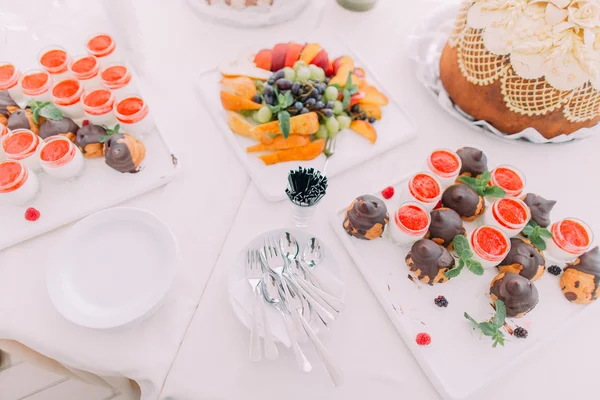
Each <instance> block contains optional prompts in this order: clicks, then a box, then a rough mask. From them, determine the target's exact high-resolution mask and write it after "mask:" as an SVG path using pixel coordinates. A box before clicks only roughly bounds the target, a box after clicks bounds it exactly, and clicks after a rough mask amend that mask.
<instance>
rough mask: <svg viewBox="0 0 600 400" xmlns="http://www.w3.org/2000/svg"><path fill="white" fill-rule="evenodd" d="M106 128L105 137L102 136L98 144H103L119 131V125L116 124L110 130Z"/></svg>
mask: <svg viewBox="0 0 600 400" xmlns="http://www.w3.org/2000/svg"><path fill="white" fill-rule="evenodd" d="M105 128H106V135H104V136H102V137H101V138H100V139H99V140H98V142H99V143H104V142H106V141H107V140H108V138H109V137H111V136H112V135H114V134H117V133H119V131H120V130H121V125H120V124H116V125H115V126H113V127H112V128H108V127H105Z"/></svg>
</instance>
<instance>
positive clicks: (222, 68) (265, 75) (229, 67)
mask: <svg viewBox="0 0 600 400" xmlns="http://www.w3.org/2000/svg"><path fill="white" fill-rule="evenodd" d="M219 72H220V73H221V75H223V76H224V77H225V78H235V77H238V76H246V77H248V78H250V79H258V80H261V81H266V80H267V79H269V78H270V77H271V75H273V73H272V72H271V71H267V70H264V69H262V68H258V67H256V65H254V63H253V62H252V61H242V60H236V61H230V62H227V63H223V64H221V65H219Z"/></svg>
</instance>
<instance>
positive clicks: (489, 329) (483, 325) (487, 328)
mask: <svg viewBox="0 0 600 400" xmlns="http://www.w3.org/2000/svg"><path fill="white" fill-rule="evenodd" d="M477 326H479V329H481V332H483V334H484V335H485V336H492V337H493V336H494V335H496V332H497V331H498V328H497V327H496V325H494V324H492V323H491V322H480V323H479V324H478V325H477Z"/></svg>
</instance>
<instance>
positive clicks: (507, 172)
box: [490, 165, 525, 196]
mask: <svg viewBox="0 0 600 400" xmlns="http://www.w3.org/2000/svg"><path fill="white" fill-rule="evenodd" d="M490 186H498V187H501V188H502V189H504V191H505V192H506V194H507V195H508V196H520V195H521V193H523V189H524V188H525V175H523V173H522V172H521V171H519V170H518V169H516V168H515V167H512V166H509V165H501V166H499V167H496V168H495V169H494V170H493V171H492V178H491V180H490Z"/></svg>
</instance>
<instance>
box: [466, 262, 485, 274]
mask: <svg viewBox="0 0 600 400" xmlns="http://www.w3.org/2000/svg"><path fill="white" fill-rule="evenodd" d="M465 264H466V265H467V268H469V271H471V272H472V273H474V274H475V275H478V276H481V275H483V265H481V263H480V262H479V261H475V260H465Z"/></svg>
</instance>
